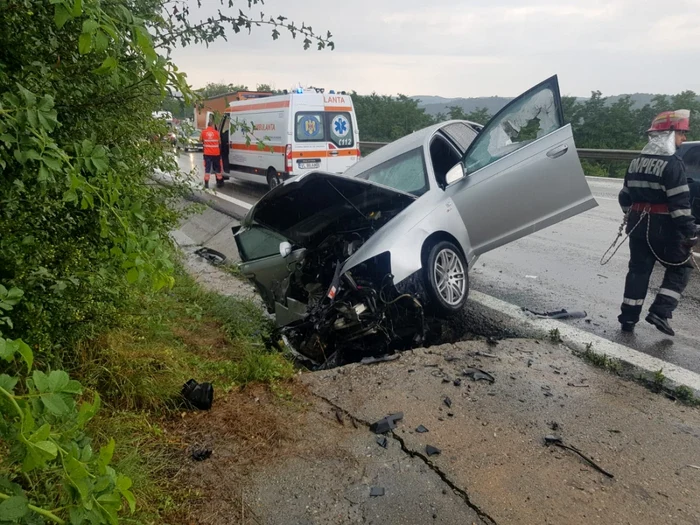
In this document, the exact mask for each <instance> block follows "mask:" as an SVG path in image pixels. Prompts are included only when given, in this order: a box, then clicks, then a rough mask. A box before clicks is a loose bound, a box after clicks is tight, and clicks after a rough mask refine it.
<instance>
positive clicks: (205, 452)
mask: <svg viewBox="0 0 700 525" xmlns="http://www.w3.org/2000/svg"><path fill="white" fill-rule="evenodd" d="M210 457H211V449H210V448H195V449H193V450H192V459H194V460H195V461H204V460H205V459H209V458H210Z"/></svg>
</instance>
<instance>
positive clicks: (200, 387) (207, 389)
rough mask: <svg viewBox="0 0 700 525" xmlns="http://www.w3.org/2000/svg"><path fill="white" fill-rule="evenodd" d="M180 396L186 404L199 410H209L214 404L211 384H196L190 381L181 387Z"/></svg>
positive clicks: (192, 380)
mask: <svg viewBox="0 0 700 525" xmlns="http://www.w3.org/2000/svg"><path fill="white" fill-rule="evenodd" d="M181 394H182V397H183V398H184V400H185V402H186V403H187V404H189V405H191V406H193V407H195V408H198V409H200V410H209V409H210V408H211V405H212V403H213V402H214V387H213V386H212V384H211V383H197V381H195V380H194V379H190V380H189V381H187V383H185V384H184V385H182V391H181Z"/></svg>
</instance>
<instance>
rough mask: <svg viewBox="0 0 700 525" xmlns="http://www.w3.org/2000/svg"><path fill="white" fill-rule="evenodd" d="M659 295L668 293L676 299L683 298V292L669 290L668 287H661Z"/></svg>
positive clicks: (667, 294)
mask: <svg viewBox="0 0 700 525" xmlns="http://www.w3.org/2000/svg"><path fill="white" fill-rule="evenodd" d="M659 295H666V296H668V297H671V298H673V299H675V300H676V301H680V300H681V294H679V293H678V292H674V291H673V290H669V289H668V288H659Z"/></svg>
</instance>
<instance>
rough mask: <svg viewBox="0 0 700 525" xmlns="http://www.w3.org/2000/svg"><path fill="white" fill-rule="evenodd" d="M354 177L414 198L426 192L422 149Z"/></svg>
mask: <svg viewBox="0 0 700 525" xmlns="http://www.w3.org/2000/svg"><path fill="white" fill-rule="evenodd" d="M356 177H357V178H358V179H364V180H368V181H370V182H376V183H377V184H382V185H384V186H388V187H389V188H393V189H395V190H399V191H403V192H406V193H411V194H413V195H415V196H420V195H423V194H424V193H425V192H426V191H428V174H427V172H426V169H425V159H424V157H423V148H416V149H414V150H411V151H407V152H406V153H403V154H401V155H399V156H398V157H394V158H393V159H391V160H388V161H386V162H384V163H382V164H379V165H378V166H375V167H373V168H370V169H369V170H367V171H363V172H362V173H360V174H358V175H356Z"/></svg>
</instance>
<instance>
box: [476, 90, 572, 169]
mask: <svg viewBox="0 0 700 525" xmlns="http://www.w3.org/2000/svg"><path fill="white" fill-rule="evenodd" d="M562 125H563V123H562V121H561V112H560V110H559V107H558V105H557V99H556V95H555V93H554V90H553V87H552V85H550V84H548V83H545V84H543V85H542V86H541V87H540V88H539V89H536V90H534V91H532V92H530V93H528V94H527V95H525V96H523V97H522V98H521V99H520V100H516V101H515V102H514V103H511V104H510V105H509V106H506V108H505V109H504V110H503V111H502V112H501V113H500V114H498V115H496V117H494V119H493V120H491V121H490V122H489V123H488V124H487V125H486V127H485V128H484V129H483V130H482V131H481V133H480V134H479V135H478V136H477V138H476V139H475V141H474V144H473V145H472V149H471V150H470V151H469V154H468V156H467V158H466V159H465V165H466V168H467V173H473V172H475V171H477V170H479V169H481V168H483V167H484V166H487V165H489V164H491V163H492V162H495V161H497V160H498V159H500V158H502V157H504V156H506V155H508V154H509V153H512V152H514V151H517V150H518V149H520V148H522V147H523V146H526V145H527V144H530V143H531V142H534V141H535V140H537V139H539V138H541V137H544V136H545V135H548V134H549V133H552V132H553V131H555V130H557V129H558V128H560V127H561V126H562Z"/></svg>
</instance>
